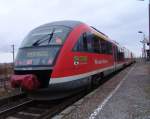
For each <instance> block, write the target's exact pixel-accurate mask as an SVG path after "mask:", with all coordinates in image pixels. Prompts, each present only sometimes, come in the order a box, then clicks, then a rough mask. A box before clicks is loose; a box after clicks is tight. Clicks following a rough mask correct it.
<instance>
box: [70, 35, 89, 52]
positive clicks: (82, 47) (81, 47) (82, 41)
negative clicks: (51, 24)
mask: <svg viewBox="0 0 150 119" xmlns="http://www.w3.org/2000/svg"><path fill="white" fill-rule="evenodd" d="M73 50H74V51H87V40H86V34H85V33H84V34H82V35H81V36H80V38H79V40H78V42H77V44H76V45H75V47H74V49H73Z"/></svg>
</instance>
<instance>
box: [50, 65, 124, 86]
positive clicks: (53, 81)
mask: <svg viewBox="0 0 150 119" xmlns="http://www.w3.org/2000/svg"><path fill="white" fill-rule="evenodd" d="M123 64H124V63H121V64H117V65H116V68H119V67H121V66H123ZM113 68H114V66H110V67H106V68H103V69H99V70H95V71H91V72H87V73H83V74H78V75H73V76H67V77H60V78H50V82H49V84H56V83H65V82H69V81H74V80H78V79H81V78H86V77H88V76H91V75H94V74H97V73H100V72H103V71H106V70H109V69H113Z"/></svg>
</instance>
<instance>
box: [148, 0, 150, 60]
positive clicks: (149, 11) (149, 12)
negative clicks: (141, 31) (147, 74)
mask: <svg viewBox="0 0 150 119" xmlns="http://www.w3.org/2000/svg"><path fill="white" fill-rule="evenodd" d="M148 9H149V10H148V16H149V50H150V0H149V4H148ZM149 55H150V54H149ZM149 58H150V57H149Z"/></svg>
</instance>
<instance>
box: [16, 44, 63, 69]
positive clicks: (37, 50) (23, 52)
mask: <svg viewBox="0 0 150 119" xmlns="http://www.w3.org/2000/svg"><path fill="white" fill-rule="evenodd" d="M59 49H60V46H59V45H57V46H48V47H45V46H44V47H30V48H20V49H19V52H18V54H17V57H16V61H15V66H16V67H20V66H21V67H22V66H50V65H53V63H54V59H55V58H56V55H57V53H58V51H59Z"/></svg>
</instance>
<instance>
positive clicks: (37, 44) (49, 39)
mask: <svg viewBox="0 0 150 119" xmlns="http://www.w3.org/2000/svg"><path fill="white" fill-rule="evenodd" d="M53 34H54V29H53V31H52V33H50V34H47V35H50V37H49V38H48V39H45V40H43V38H44V37H45V36H44V37H42V38H40V39H39V40H37V41H36V42H34V43H33V44H32V46H39V45H40V44H41V43H43V42H45V41H48V44H49V43H50V41H51V39H52V37H53ZM47 35H46V36H47Z"/></svg>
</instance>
